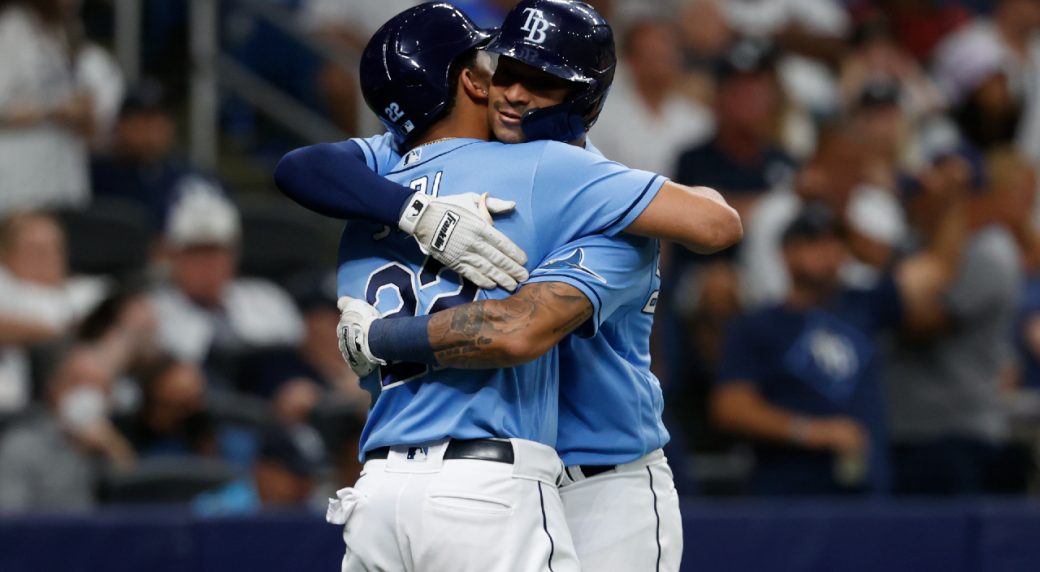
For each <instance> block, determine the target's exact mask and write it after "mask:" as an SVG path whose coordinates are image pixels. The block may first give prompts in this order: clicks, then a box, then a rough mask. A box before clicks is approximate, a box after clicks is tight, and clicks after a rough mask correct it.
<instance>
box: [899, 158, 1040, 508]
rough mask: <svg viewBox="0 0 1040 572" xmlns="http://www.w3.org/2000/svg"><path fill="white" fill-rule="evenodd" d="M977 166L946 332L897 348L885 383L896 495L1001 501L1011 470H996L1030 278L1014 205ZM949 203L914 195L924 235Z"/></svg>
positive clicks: (944, 312)
mask: <svg viewBox="0 0 1040 572" xmlns="http://www.w3.org/2000/svg"><path fill="white" fill-rule="evenodd" d="M973 161H974V162H975V167H974V169H975V171H976V173H975V174H974V176H973V179H974V180H975V183H974V186H975V187H976V189H977V191H978V192H977V193H976V194H975V195H973V196H972V197H970V200H969V201H968V207H969V213H970V216H971V219H970V223H971V225H972V228H973V229H974V230H973V232H972V234H971V235H970V238H969V240H968V242H967V244H966V247H965V251H964V254H963V259H962V261H961V265H960V269H959V271H958V273H957V275H956V279H955V280H954V281H953V283H952V284H951V286H950V289H949V292H947V293H946V295H945V296H944V298H943V304H942V305H941V316H940V320H941V323H942V326H943V330H942V332H941V333H940V335H938V336H936V337H933V338H930V339H929V340H927V341H926V342H920V341H917V340H914V339H912V338H910V339H903V340H901V341H900V343H898V344H897V345H896V346H895V348H894V350H893V351H892V354H891V356H890V359H889V368H888V372H887V375H886V376H885V377H886V381H887V382H888V401H889V417H890V422H891V435H892V440H893V443H894V445H895V446H894V455H893V462H894V469H895V472H894V474H895V489H896V491H897V492H900V493H906V494H972V493H982V492H985V491H990V492H995V491H994V490H993V487H992V483H993V480H994V478H995V477H996V476H997V475H998V473H999V472H1002V471H1005V470H1006V469H1007V467H1006V466H1005V465H1004V464H1003V463H1001V462H1000V458H1001V455H1002V454H1003V452H1004V446H1005V445H1006V443H1007V439H1008V424H1007V418H1006V416H1005V413H1004V410H1003V407H1002V405H1001V395H1000V386H1001V380H1002V377H1003V376H1004V375H1006V374H1007V373H1008V368H1010V367H1011V366H1012V365H1013V363H1012V360H1013V353H1012V339H1011V332H1012V326H1013V324H1014V321H1015V316H1016V312H1017V309H1018V303H1019V299H1020V297H1021V288H1022V284H1023V279H1024V276H1023V272H1022V265H1021V261H1020V257H1019V256H1020V255H1019V251H1018V248H1017V246H1016V243H1015V239H1014V237H1013V236H1012V234H1011V232H1009V229H1008V223H1009V221H1008V220H1007V213H1008V207H1009V206H1011V208H1012V209H1015V208H1017V207H1018V204H1014V205H1007V204H1005V202H1006V201H1015V199H1014V196H1013V194H1012V193H1010V192H1008V189H1002V192H999V193H996V192H988V193H987V192H984V190H985V185H986V184H987V182H986V180H985V175H984V171H983V166H982V164H981V162H982V159H981V158H979V157H974V158H973ZM947 200H948V199H947V198H946V197H944V196H942V195H941V194H937V193H934V192H929V191H928V190H925V191H921V192H917V193H916V194H915V195H913V196H912V198H911V199H910V207H909V213H910V217H911V221H912V222H913V224H914V225H915V227H917V228H918V229H919V230H920V231H923V232H925V233H927V232H928V230H929V229H930V228H932V227H934V226H935V225H937V224H939V222H938V221H937V213H938V212H941V209H942V205H943V203H944V202H945V201H947ZM1019 204H1020V203H1019ZM915 342H916V343H915ZM1001 478H1002V480H1006V479H1010V480H1012V481H1013V480H1015V479H1016V476H1015V475H1011V474H1004V475H1001ZM1017 478H1018V480H1019V481H1021V480H1023V479H1022V477H1021V474H1019V475H1018V476H1017ZM1020 486H1022V485H1020Z"/></svg>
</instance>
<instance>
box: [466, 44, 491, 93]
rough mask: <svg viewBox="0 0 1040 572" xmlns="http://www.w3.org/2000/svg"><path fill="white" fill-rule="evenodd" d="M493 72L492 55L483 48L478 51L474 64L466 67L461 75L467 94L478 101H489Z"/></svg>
mask: <svg viewBox="0 0 1040 572" xmlns="http://www.w3.org/2000/svg"><path fill="white" fill-rule="evenodd" d="M491 74H492V69H491V57H490V56H488V54H487V52H484V51H483V50H479V51H477V54H476V57H475V58H474V59H473V64H472V65H470V66H467V67H466V68H464V69H463V70H462V74H461V77H460V79H461V80H462V84H463V88H464V89H465V90H466V94H467V95H469V97H471V98H472V99H474V100H476V101H487V98H488V90H489V89H490V88H491Z"/></svg>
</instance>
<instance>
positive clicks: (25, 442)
mask: <svg viewBox="0 0 1040 572" xmlns="http://www.w3.org/2000/svg"><path fill="white" fill-rule="evenodd" d="M54 429H55V428H54V424H53V422H51V421H50V420H49V419H47V418H46V416H45V415H44V414H43V413H36V414H32V415H30V416H29V417H27V418H25V419H23V420H21V421H18V422H16V423H15V424H13V425H11V426H10V427H9V428H8V429H7V430H6V432H5V433H4V436H3V439H0V453H2V454H3V455H4V456H17V457H24V456H33V457H35V456H36V453H35V452H36V451H38V450H39V449H40V448H41V447H44V448H46V447H49V446H50V445H49V441H50V437H51V435H52V434H53V433H54ZM8 461H10V459H8Z"/></svg>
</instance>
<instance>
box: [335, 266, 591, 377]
mask: <svg viewBox="0 0 1040 572" xmlns="http://www.w3.org/2000/svg"><path fill="white" fill-rule="evenodd" d="M339 308H340V320H339V325H338V326H337V328H336V336H337V337H338V338H339V348H340V352H341V353H342V354H343V359H345V360H346V361H347V363H349V364H350V367H351V369H353V370H354V372H355V373H357V374H358V375H359V376H362V377H364V376H365V375H368V374H369V373H371V372H372V371H374V370H375V368H376V366H379V365H386V364H387V363H388V362H396V361H402V362H413V363H425V364H428V365H439V366H443V367H455V368H470V369H484V368H500V367H512V366H515V365H520V364H523V363H527V362H529V361H531V360H533V359H535V358H537V357H538V356H540V355H542V354H544V353H545V352H547V351H549V348H551V347H553V346H554V345H556V344H557V343H558V342H559V341H560V340H561V339H563V337H564V336H566V335H567V334H569V333H571V332H572V331H573V330H574V329H575V328H577V327H578V326H580V325H581V324H582V323H584V322H585V321H586V320H588V319H589V318H590V317H591V316H592V314H593V307H592V303H591V302H589V299H588V298H587V297H586V296H585V294H583V293H582V292H581V290H579V289H578V288H576V287H574V286H570V285H568V284H565V283H562V282H534V283H529V284H527V285H525V286H524V287H523V288H521V289H520V291H519V292H517V293H516V294H513V295H512V296H510V297H508V298H506V299H504V300H482V301H480V302H472V303H469V304H465V305H462V306H456V307H454V308H451V309H449V310H444V311H441V312H437V313H436V314H434V315H432V316H429V315H427V316H414V317H409V318H380V317H379V312H378V311H376V309H375V308H373V307H372V306H371V305H369V304H367V303H365V302H364V301H363V300H358V299H355V298H350V297H342V298H340V299H339Z"/></svg>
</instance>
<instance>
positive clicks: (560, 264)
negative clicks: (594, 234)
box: [535, 248, 607, 284]
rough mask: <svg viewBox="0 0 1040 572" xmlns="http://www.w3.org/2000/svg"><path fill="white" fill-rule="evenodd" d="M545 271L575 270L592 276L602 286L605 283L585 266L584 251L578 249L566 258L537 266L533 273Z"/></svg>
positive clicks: (602, 278)
mask: <svg viewBox="0 0 1040 572" xmlns="http://www.w3.org/2000/svg"><path fill="white" fill-rule="evenodd" d="M546 270H577V271H578V272H584V273H585V274H588V275H589V276H592V277H593V278H595V279H596V280H599V281H600V282H602V283H604V284H606V283H607V279H606V278H604V277H602V276H600V275H599V274H597V273H596V272H595V271H593V270H592V269H591V268H589V267H588V266H585V251H584V250H582V249H581V248H578V249H576V250H575V251H574V252H572V253H570V254H569V255H567V257H566V258H557V259H555V260H550V261H549V262H546V263H545V264H543V265H541V266H539V267H538V269H537V270H535V272H536V273H537V272H543V271H546Z"/></svg>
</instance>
